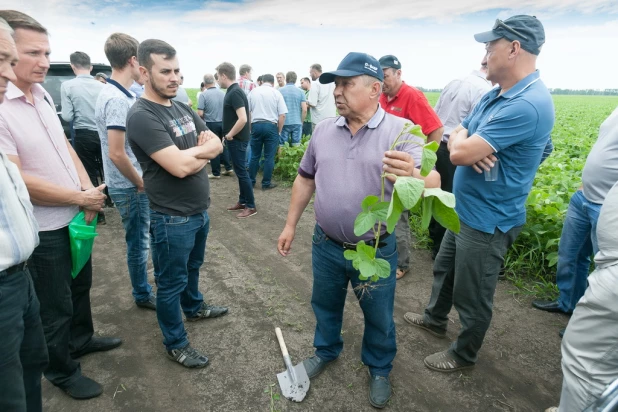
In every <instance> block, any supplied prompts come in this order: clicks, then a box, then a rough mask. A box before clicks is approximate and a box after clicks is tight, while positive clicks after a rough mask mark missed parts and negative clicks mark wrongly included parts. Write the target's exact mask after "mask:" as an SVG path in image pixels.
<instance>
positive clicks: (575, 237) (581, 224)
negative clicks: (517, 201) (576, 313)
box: [556, 190, 601, 313]
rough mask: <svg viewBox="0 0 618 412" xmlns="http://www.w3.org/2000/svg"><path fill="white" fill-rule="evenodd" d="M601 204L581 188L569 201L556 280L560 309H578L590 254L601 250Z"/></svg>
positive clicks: (559, 248)
mask: <svg viewBox="0 0 618 412" xmlns="http://www.w3.org/2000/svg"><path fill="white" fill-rule="evenodd" d="M600 211H601V205H599V204H596V203H592V202H589V201H588V200H587V199H586V198H585V197H584V193H583V192H582V191H581V190H578V191H577V192H575V194H574V195H573V196H572V197H571V201H570V202H569V208H568V209H567V215H566V219H565V220H564V225H563V226H562V234H561V235H560V246H559V247H558V269H557V272H556V283H557V284H558V290H560V297H559V298H558V304H559V305H560V310H562V311H564V312H567V313H570V312H573V310H574V309H575V305H577V302H579V299H581V297H582V296H584V293H585V292H586V288H587V287H588V272H589V271H590V256H592V255H593V254H596V253H597V252H598V251H599V247H598V245H597V220H599V212H600Z"/></svg>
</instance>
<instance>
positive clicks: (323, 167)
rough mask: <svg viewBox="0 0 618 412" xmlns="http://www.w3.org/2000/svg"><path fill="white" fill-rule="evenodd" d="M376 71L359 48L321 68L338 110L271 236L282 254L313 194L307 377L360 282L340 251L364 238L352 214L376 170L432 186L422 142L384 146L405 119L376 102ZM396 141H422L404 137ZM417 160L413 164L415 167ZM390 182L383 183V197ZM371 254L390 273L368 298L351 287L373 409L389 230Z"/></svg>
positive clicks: (386, 346)
mask: <svg viewBox="0 0 618 412" xmlns="http://www.w3.org/2000/svg"><path fill="white" fill-rule="evenodd" d="M383 80H384V75H383V72H382V69H381V68H380V64H379V62H378V61H377V60H376V59H375V58H374V57H372V56H369V55H367V54H364V53H350V54H348V55H347V56H346V57H345V58H344V59H343V60H342V62H341V63H340V64H339V67H338V68H337V71H334V72H330V73H324V74H322V75H321V76H320V83H322V84H327V83H331V82H333V81H334V82H335V86H336V87H335V91H334V95H335V102H336V104H337V109H338V110H339V114H340V115H341V116H340V117H338V118H333V119H326V120H324V121H322V122H320V124H318V125H317V126H316V128H315V131H314V133H313V137H312V138H311V141H310V143H309V146H308V147H307V151H306V152H305V155H304V157H303V160H302V161H301V164H300V168H299V170H298V176H297V177H296V180H295V181H294V187H293V189H292V200H291V203H290V209H289V212H288V217H287V222H286V225H285V228H284V229H283V232H282V233H281V236H280V237H279V242H278V249H279V253H281V255H283V256H287V255H288V254H289V252H290V246H291V244H292V241H293V240H294V235H295V231H296V224H297V223H298V220H299V218H300V216H301V214H302V213H303V210H304V209H305V208H306V207H307V204H308V203H309V200H310V199H311V197H312V195H313V193H314V192H315V194H316V197H315V216H316V220H317V224H316V227H315V232H314V235H313V250H312V261H313V295H312V298H311V304H312V306H313V311H314V313H315V317H316V321H317V326H316V331H315V337H314V343H313V344H314V346H315V348H316V351H315V356H313V357H311V358H309V359H306V360H305V361H304V362H303V363H304V365H305V368H306V369H307V374H308V375H309V378H313V377H315V376H317V375H318V374H320V373H321V372H322V371H323V370H324V369H325V367H326V366H327V365H328V364H329V363H330V362H332V361H333V360H335V359H336V358H337V357H338V356H339V354H340V353H341V350H342V349H343V339H342V337H341V327H342V320H343V308H344V305H345V299H346V295H347V288H348V284H349V283H351V284H352V287H354V288H355V287H356V286H359V285H361V284H362V281H361V280H360V279H359V278H358V276H359V272H358V270H356V269H354V268H353V267H352V263H351V262H350V261H348V260H346V259H345V258H344V257H343V252H344V245H343V244H344V242H345V243H346V248H349V244H355V243H357V242H359V241H360V240H364V241H366V242H368V243H369V244H372V241H373V242H375V240H374V239H373V231H369V232H367V233H366V234H364V235H362V236H360V237H359V236H356V235H355V234H354V219H355V217H356V215H357V214H358V213H359V212H360V211H361V207H360V204H361V202H362V200H363V198H364V197H365V196H367V195H379V194H380V191H381V174H382V172H383V171H384V172H387V173H392V174H395V175H397V176H414V177H417V178H420V179H424V180H425V185H426V187H439V186H440V176H439V175H438V173H437V172H435V171H432V172H431V173H430V174H429V175H428V176H427V177H425V178H423V177H422V176H421V175H420V170H419V168H420V163H421V155H422V146H418V145H416V144H413V143H402V144H400V145H398V146H397V150H394V151H390V150H389V148H390V146H391V144H392V143H393V142H394V140H395V139H396V138H397V135H398V134H399V133H400V132H401V130H402V129H403V127H404V124H405V123H406V120H405V119H402V118H398V117H395V116H392V115H390V114H387V113H386V112H385V111H384V110H383V109H382V108H380V106H379V98H380V93H381V92H382V81H383ZM401 140H416V141H418V143H419V144H421V145H422V144H423V143H424V142H423V141H422V140H421V139H419V138H417V137H415V136H411V135H404V136H403V137H402V138H401ZM417 165H418V167H417ZM392 190H393V185H392V182H388V184H387V185H386V188H385V196H386V200H390V197H391V194H392ZM376 257H381V258H383V259H386V260H388V262H389V263H390V265H391V276H390V277H388V278H386V279H380V280H379V281H377V282H375V286H376V287H375V288H374V289H372V290H371V297H363V298H362V299H361V294H360V293H357V297H358V298H359V303H360V306H361V309H362V310H363V314H364V317H365V333H364V337H363V349H362V353H361V357H362V361H363V363H364V364H365V365H367V366H368V367H369V373H370V376H371V379H370V383H369V401H370V403H371V405H373V406H374V407H377V408H383V407H384V406H386V403H387V402H388V400H389V398H390V396H391V385H390V381H389V378H388V375H389V373H390V371H391V369H392V361H393V359H394V358H395V354H396V353H397V345H396V342H395V323H394V321H393V305H394V300H395V271H396V268H397V245H396V241H395V238H394V236H389V235H388V234H386V233H384V234H383V236H381V238H380V244H379V249H378V253H377V255H376Z"/></svg>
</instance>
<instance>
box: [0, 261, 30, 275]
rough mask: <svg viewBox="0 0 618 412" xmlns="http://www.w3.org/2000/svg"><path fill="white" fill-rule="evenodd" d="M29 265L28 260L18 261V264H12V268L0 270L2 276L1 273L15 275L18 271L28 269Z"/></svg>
mask: <svg viewBox="0 0 618 412" xmlns="http://www.w3.org/2000/svg"><path fill="white" fill-rule="evenodd" d="M27 266H28V265H27V264H26V262H22V263H18V264H17V265H15V266H11V267H10V268H8V269H5V270H3V271H2V272H0V276H1V275H7V276H8V275H13V274H15V273H18V272H23V271H24V270H25V269H26V267H27Z"/></svg>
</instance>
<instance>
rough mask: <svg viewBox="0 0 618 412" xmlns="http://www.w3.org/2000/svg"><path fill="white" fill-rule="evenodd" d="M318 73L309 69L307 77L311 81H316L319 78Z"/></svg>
mask: <svg viewBox="0 0 618 412" xmlns="http://www.w3.org/2000/svg"><path fill="white" fill-rule="evenodd" d="M320 74H322V73H320V72H319V71H317V70H316V69H309V76H310V77H311V80H313V81H316V80H317V79H319V78H320Z"/></svg>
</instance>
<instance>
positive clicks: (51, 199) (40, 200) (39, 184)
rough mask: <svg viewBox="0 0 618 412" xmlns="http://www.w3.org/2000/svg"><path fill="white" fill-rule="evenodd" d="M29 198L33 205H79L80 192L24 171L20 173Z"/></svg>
mask: <svg viewBox="0 0 618 412" xmlns="http://www.w3.org/2000/svg"><path fill="white" fill-rule="evenodd" d="M21 177H22V179H24V183H25V184H26V188H27V189H28V194H29V195H30V200H32V203H34V204H35V205H40V206H72V205H78V206H81V202H80V195H81V192H79V191H77V190H71V189H67V188H66V187H63V186H59V185H56V184H54V183H51V182H48V181H46V180H44V179H41V178H39V177H36V176H31V175H28V174H25V173H22V174H21Z"/></svg>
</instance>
